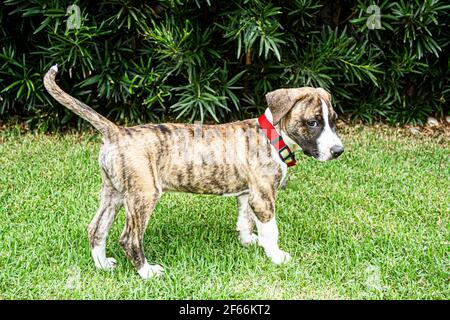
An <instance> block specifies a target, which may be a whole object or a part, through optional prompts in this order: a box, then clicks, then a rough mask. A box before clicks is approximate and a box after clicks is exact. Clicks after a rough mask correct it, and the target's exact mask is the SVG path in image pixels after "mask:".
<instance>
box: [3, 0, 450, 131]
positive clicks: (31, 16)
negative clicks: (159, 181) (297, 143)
mask: <svg viewBox="0 0 450 320" xmlns="http://www.w3.org/2000/svg"><path fill="white" fill-rule="evenodd" d="M72 4H76V5H78V6H79V7H80V9H81V25H80V27H79V28H73V29H70V28H67V20H68V19H72V18H71V16H70V14H68V13H67V7H68V6H69V5H72ZM371 4H377V5H378V6H379V7H380V9H381V27H382V29H374V30H372V29H370V30H369V29H368V27H367V24H366V23H367V20H368V18H369V16H370V15H371V14H373V12H372V13H368V12H367V9H368V6H369V5H371ZM69 11H70V10H69ZM449 12H450V5H449V4H448V3H447V2H445V1H436V0H430V1H406V0H402V1H374V2H373V3H372V2H370V3H369V2H368V1H346V0H342V1H313V0H293V1H281V0H280V1H268V0H254V1H245V0H243V1H235V0H228V1H218V0H207V1H202V0H166V1H142V0H140V1H134V0H110V1H74V0H73V1H63V0H6V1H4V2H3V3H2V4H1V5H0V45H1V47H0V119H3V120H8V121H10V120H11V119H16V120H18V121H25V122H27V123H28V124H29V125H30V126H31V127H34V128H39V129H41V130H55V129H59V128H64V127H67V126H72V125H75V124H76V125H78V126H81V125H82V121H81V120H80V119H78V118H77V117H76V116H74V115H73V114H72V113H71V112H69V111H67V110H66V109H65V108H63V107H62V106H60V105H59V104H58V103H57V102H55V101H54V100H53V99H52V98H51V97H50V96H48V94H47V93H46V92H45V90H44V88H43V84H42V77H43V74H44V73H45V72H46V71H47V69H48V68H49V67H50V66H51V65H52V64H54V63H58V64H59V68H60V75H59V79H60V80H59V81H60V84H61V86H62V87H63V88H65V89H66V90H67V91H68V92H69V93H70V94H71V95H73V96H76V97H78V98H79V99H80V100H83V101H84V102H86V103H88V104H89V105H91V106H92V107H94V108H95V109H97V110H98V111H99V112H100V113H102V114H104V115H107V116H108V117H110V118H111V119H113V120H114V121H117V122H121V123H125V124H131V123H141V122H148V121H168V120H171V121H173V120H175V118H177V119H179V121H193V120H204V121H212V122H214V121H217V122H219V121H226V120H232V119H237V118H245V117H250V116H255V115H257V114H258V113H259V112H261V111H262V110H263V109H264V108H265V100H264V94H265V93H267V92H268V91H270V90H272V89H276V88H280V87H299V86H321V87H324V88H326V89H327V90H329V91H330V92H331V93H332V94H333V97H334V104H335V107H336V108H337V109H338V111H340V112H341V113H345V114H346V115H347V117H348V118H349V119H362V120H364V121H366V122H373V121H377V120H383V121H387V122H389V123H392V124H396V123H407V122H413V123H414V122H418V123H421V122H423V121H424V119H426V117H427V116H428V115H431V114H433V115H435V116H437V117H442V116H444V115H446V114H447V113H448V111H449V107H448V105H449V103H448V101H450V84H449V51H450V46H449V42H450V28H449V24H450V17H449ZM69 22H73V20H70V21H69Z"/></svg>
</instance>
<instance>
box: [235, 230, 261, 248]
mask: <svg viewBox="0 0 450 320" xmlns="http://www.w3.org/2000/svg"><path fill="white" fill-rule="evenodd" d="M239 241H240V242H241V244H242V245H243V246H244V247H247V246H250V245H253V244H256V243H258V236H257V235H256V234H254V233H251V234H248V233H246V234H245V235H243V234H241V233H239Z"/></svg>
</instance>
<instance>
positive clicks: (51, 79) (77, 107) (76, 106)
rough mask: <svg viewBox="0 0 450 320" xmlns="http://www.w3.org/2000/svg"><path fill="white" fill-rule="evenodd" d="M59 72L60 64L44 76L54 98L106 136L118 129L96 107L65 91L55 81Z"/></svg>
mask: <svg viewBox="0 0 450 320" xmlns="http://www.w3.org/2000/svg"><path fill="white" fill-rule="evenodd" d="M57 73H58V65H54V66H53V67H51V68H50V70H48V71H47V73H46V74H45V76H44V86H45V89H47V91H48V93H50V95H51V96H52V97H53V98H55V99H56V100H57V101H58V102H59V103H61V104H62V105H63V106H65V107H66V108H67V109H69V110H71V111H73V112H74V113H76V114H77V115H79V116H80V117H81V118H83V119H84V120H86V121H87V122H89V123H90V124H92V125H93V126H94V128H95V129H97V130H98V131H100V132H101V133H102V135H103V136H104V137H109V136H110V134H111V133H112V132H114V131H116V130H117V129H118V127H117V126H116V125H115V124H114V123H112V122H111V121H109V120H108V119H106V118H105V117H103V116H101V115H100V114H98V113H97V112H95V111H94V109H92V108H91V107H89V106H88V105H86V104H84V103H83V102H81V101H79V100H77V99H75V98H74V97H72V96H70V95H69V94H67V93H66V92H64V91H63V90H62V89H61V88H60V87H59V86H58V85H57V84H56V82H55V77H56V74H57Z"/></svg>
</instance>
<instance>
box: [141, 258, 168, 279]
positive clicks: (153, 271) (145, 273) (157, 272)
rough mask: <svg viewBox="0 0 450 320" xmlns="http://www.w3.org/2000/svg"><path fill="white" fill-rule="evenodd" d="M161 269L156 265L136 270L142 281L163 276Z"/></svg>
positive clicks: (146, 264) (148, 265) (144, 266)
mask: <svg viewBox="0 0 450 320" xmlns="http://www.w3.org/2000/svg"><path fill="white" fill-rule="evenodd" d="M163 271H164V269H163V267H161V266H160V265H158V264H148V263H147V262H145V264H144V265H143V266H142V267H141V268H140V269H139V270H138V273H139V275H140V276H141V278H142V279H144V280H147V279H150V278H153V277H159V276H161V275H162V274H163Z"/></svg>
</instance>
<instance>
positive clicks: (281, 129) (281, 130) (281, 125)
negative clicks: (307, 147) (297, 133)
mask: <svg viewBox="0 0 450 320" xmlns="http://www.w3.org/2000/svg"><path fill="white" fill-rule="evenodd" d="M284 124H285V123H284V119H281V120H280V122H279V123H278V124H277V125H276V126H275V129H277V131H278V132H279V133H280V135H281V137H282V138H283V140H284V142H285V143H286V144H287V146H288V147H289V149H291V151H293V152H294V151H300V150H301V149H302V148H300V146H299V145H298V144H297V143H296V142H295V141H294V140H292V139H291V138H290V137H289V135H288V134H287V133H286V131H285V129H284V128H285V126H284Z"/></svg>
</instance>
